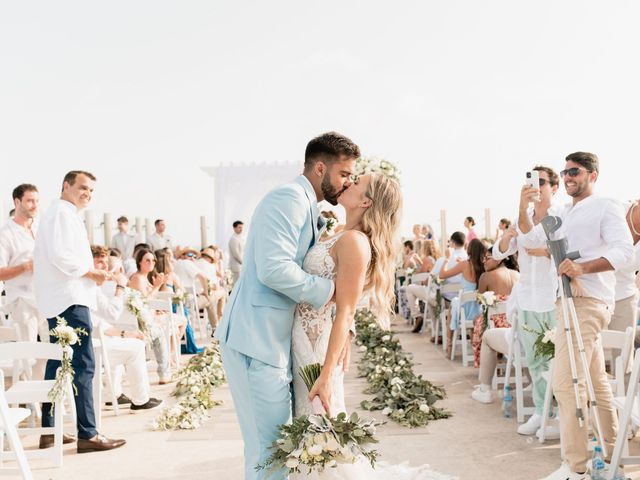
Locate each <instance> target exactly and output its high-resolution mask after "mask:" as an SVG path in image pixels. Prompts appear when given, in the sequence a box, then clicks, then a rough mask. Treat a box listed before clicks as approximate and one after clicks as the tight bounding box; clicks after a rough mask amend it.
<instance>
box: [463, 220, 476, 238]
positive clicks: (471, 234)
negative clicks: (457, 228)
mask: <svg viewBox="0 0 640 480" xmlns="http://www.w3.org/2000/svg"><path fill="white" fill-rule="evenodd" d="M475 226H476V221H475V220H474V219H473V217H466V218H465V219H464V228H466V229H467V244H469V243H471V240H473V239H474V238H478V234H477V233H476V231H475V230H474V229H473V227H475Z"/></svg>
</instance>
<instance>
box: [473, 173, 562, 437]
mask: <svg viewBox="0 0 640 480" xmlns="http://www.w3.org/2000/svg"><path fill="white" fill-rule="evenodd" d="M533 170H535V171H537V172H538V175H539V178H540V180H539V188H531V187H530V186H528V185H524V186H523V187H522V190H521V193H520V198H519V205H518V216H517V222H516V223H515V224H514V225H511V226H510V227H509V228H508V229H507V230H506V231H505V233H504V235H503V236H502V238H501V239H500V241H499V242H498V243H496V244H495V245H494V247H493V256H494V258H495V259H503V258H506V257H507V256H509V255H513V254H515V253H517V254H518V263H519V265H520V281H519V282H518V283H517V284H516V286H515V287H514V302H515V308H516V309H517V315H518V338H519V340H520V342H521V344H522V347H523V350H524V355H525V358H526V360H527V365H528V369H529V375H530V376H531V381H532V388H533V392H532V393H533V404H534V406H535V413H534V414H533V415H532V416H531V417H529V419H528V420H527V422H526V423H523V424H522V425H520V426H519V427H518V433H519V434H521V435H533V434H535V433H537V431H538V429H539V427H540V425H541V424H542V411H543V409H544V396H545V392H546V390H547V381H546V380H545V378H544V376H543V374H544V372H546V371H547V370H548V369H549V361H548V360H546V359H544V358H541V357H539V356H537V355H536V354H535V351H534V344H535V342H536V340H537V338H538V336H537V335H536V334H535V333H532V332H531V331H530V330H540V329H541V326H542V325H547V326H548V328H550V329H551V328H554V327H555V326H556V312H555V301H556V290H557V288H558V276H557V273H556V269H555V266H554V264H553V261H552V260H551V256H550V254H549V250H548V249H547V238H546V235H545V233H544V230H543V228H542V225H541V224H540V221H541V220H542V219H543V218H544V217H546V216H547V215H557V211H556V210H555V209H554V207H553V206H552V201H553V197H554V195H555V194H556V193H557V191H558V187H559V184H560V177H559V176H558V174H557V173H556V172H555V171H554V170H553V169H552V168H549V167H544V166H536V167H534V168H533ZM529 205H532V206H529ZM483 343H484V342H483ZM483 348H484V347H483ZM481 355H482V354H481ZM480 364H481V368H483V367H482V360H481V361H480ZM485 380H486V378H485ZM481 383H483V382H482V381H481ZM489 383H490V382H489ZM484 385H485V386H484V387H483V386H482V385H481V386H480V387H479V390H480V391H478V392H475V393H476V396H475V397H474V398H475V399H476V400H478V401H481V402H483V401H484V403H486V401H490V400H491V398H492V397H491V391H490V389H488V388H487V385H488V384H487V383H486V382H485V383H484ZM559 432H560V430H559V426H557V425H555V424H552V425H551V431H549V427H547V431H546V432H545V435H546V436H547V438H553V437H554V436H559Z"/></svg>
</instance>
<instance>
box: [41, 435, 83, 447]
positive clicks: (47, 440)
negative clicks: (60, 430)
mask: <svg viewBox="0 0 640 480" xmlns="http://www.w3.org/2000/svg"><path fill="white" fill-rule="evenodd" d="M75 441H76V437H74V436H73V435H66V434H64V435H62V443H63V444H65V445H66V444H68V443H73V442H75ZM51 447H53V435H40V445H39V448H41V449H42V448H51Z"/></svg>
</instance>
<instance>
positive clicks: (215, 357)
mask: <svg viewBox="0 0 640 480" xmlns="http://www.w3.org/2000/svg"><path fill="white" fill-rule="evenodd" d="M174 378H175V379H176V380H177V384H176V386H175V388H174V389H173V392H171V395H172V396H174V397H177V399H178V402H177V403H176V404H175V405H173V406H172V407H168V408H165V409H164V410H163V411H162V413H161V414H160V416H159V417H158V418H157V419H156V420H155V421H154V422H153V423H152V425H151V427H152V428H153V429H154V430H181V429H183V430H192V429H196V428H198V427H200V426H201V425H202V423H203V422H204V421H205V420H208V419H209V413H208V411H209V410H210V409H211V408H213V407H215V406H216V405H221V404H222V402H220V401H216V400H213V399H212V398H211V393H212V390H213V389H214V388H215V387H218V386H220V385H222V384H224V383H225V381H226V380H225V376H224V370H223V368H222V359H221V358H220V350H219V348H218V345H217V344H211V345H208V346H207V347H205V349H204V350H203V351H202V352H201V353H199V354H197V355H195V356H193V357H192V358H191V360H189V363H188V364H187V365H186V366H185V367H184V368H182V369H181V370H180V371H178V372H177V373H176V374H175V377H174Z"/></svg>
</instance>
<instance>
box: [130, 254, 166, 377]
mask: <svg viewBox="0 0 640 480" xmlns="http://www.w3.org/2000/svg"><path fill="white" fill-rule="evenodd" d="M135 262H136V268H137V270H136V273H134V274H133V275H132V276H131V278H130V279H129V283H128V285H127V286H128V287H129V288H132V289H134V290H137V291H139V292H141V293H142V295H144V296H145V297H147V298H149V297H153V296H154V295H155V294H157V293H158V292H159V291H160V288H161V287H162V284H163V283H164V274H163V273H160V274H157V275H155V276H154V277H153V278H152V280H153V283H151V282H150V281H149V275H150V274H151V273H152V272H153V270H154V269H155V266H156V257H155V255H154V254H153V252H152V251H151V250H148V249H146V248H143V247H140V248H138V249H137V250H136V254H135ZM149 328H150V335H152V337H153V339H154V341H152V342H151V346H152V348H153V353H154V356H155V357H156V363H157V364H158V370H157V372H158V377H159V378H160V380H159V383H160V385H164V384H166V383H169V381H170V380H171V369H170V365H169V344H168V343H167V339H166V337H165V336H164V335H163V334H162V333H161V332H160V326H159V325H158V324H157V323H156V324H154V325H150V326H149Z"/></svg>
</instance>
